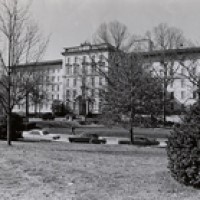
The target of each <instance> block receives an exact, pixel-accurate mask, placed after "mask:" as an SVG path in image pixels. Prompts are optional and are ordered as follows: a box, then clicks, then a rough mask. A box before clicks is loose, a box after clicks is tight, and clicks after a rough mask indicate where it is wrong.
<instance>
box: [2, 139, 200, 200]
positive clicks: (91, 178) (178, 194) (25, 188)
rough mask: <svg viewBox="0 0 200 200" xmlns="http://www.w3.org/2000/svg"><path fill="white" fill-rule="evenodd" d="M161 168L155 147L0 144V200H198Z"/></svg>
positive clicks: (163, 156)
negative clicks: (9, 145)
mask: <svg viewBox="0 0 200 200" xmlns="http://www.w3.org/2000/svg"><path fill="white" fill-rule="evenodd" d="M166 166H167V158H166V153H165V150H164V149H158V148H155V147H154V148H149V147H146V148H144V147H140V148H139V147H135V146H128V145H127V146H126V145H93V144H70V143H56V142H55V143H36V142H35V143H23V142H13V146H11V147H8V146H7V145H6V143H5V142H3V141H0V180H1V181H0V195H1V196H0V199H3V200H4V199H20V200H27V199H30V200H33V199H40V200H43V199H45V200H46V199H48V200H49V199H50V200H51V199H52V200H71V199H74V200H90V199H91V200H97V199H98V200H99V199H100V200H102V199H105V200H122V199H123V200H145V199H148V200H155V199H159V200H168V199H169V200H171V199H173V200H174V199H175V200H176V199H177V200H179V199H180V200H195V199H199V198H198V197H199V196H200V191H198V190H195V189H193V188H190V187H184V186H182V185H180V184H178V183H176V182H175V181H174V180H173V179H172V178H171V177H170V175H169V173H168V170H167V167H166Z"/></svg>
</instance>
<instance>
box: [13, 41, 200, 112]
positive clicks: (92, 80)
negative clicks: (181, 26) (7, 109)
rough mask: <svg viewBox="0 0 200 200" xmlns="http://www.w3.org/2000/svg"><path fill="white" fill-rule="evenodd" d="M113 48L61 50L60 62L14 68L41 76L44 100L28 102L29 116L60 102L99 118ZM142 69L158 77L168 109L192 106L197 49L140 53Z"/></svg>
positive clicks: (198, 65) (17, 108)
mask: <svg viewBox="0 0 200 200" xmlns="http://www.w3.org/2000/svg"><path fill="white" fill-rule="evenodd" d="M114 50H115V49H114V48H113V47H112V46H111V45H108V44H99V45H91V44H89V43H84V44H81V45H80V46H75V47H69V48H64V51H63V52H62V55H63V59H61V60H53V61H44V62H39V63H37V64H34V63H30V64H26V65H20V66H18V70H19V72H20V71H29V72H30V71H34V73H37V74H40V75H41V76H42V82H41V84H40V85H42V86H40V87H43V88H42V91H45V93H46V98H45V99H44V100H42V101H41V102H33V101H29V112H30V113H34V112H41V113H44V112H51V111H52V102H53V101H54V100H60V101H62V102H63V103H64V104H65V105H69V106H70V107H71V109H72V110H73V112H74V113H75V114H78V115H87V114H89V113H93V114H101V108H102V99H101V92H102V90H104V89H105V88H106V85H107V81H106V78H105V77H106V75H108V71H109V59H110V55H111V54H112V53H113V52H114ZM140 53H141V54H142V55H143V59H144V67H145V69H147V70H149V72H150V73H153V74H154V76H155V75H159V77H160V78H161V79H162V80H163V82H161V84H163V85H165V84H166V82H167V84H166V89H167V93H168V95H170V98H171V101H170V109H171V110H172V111H173V110H176V108H175V107H176V105H175V102H176V104H177V102H178V104H179V106H189V105H191V104H193V103H195V102H196V100H197V98H198V97H197V96H198V95H197V93H196V89H197V86H196V85H195V84H194V82H192V80H191V77H192V76H193V77H194V78H197V77H198V75H199V73H200V63H199V61H200V48H187V49H176V50H166V51H152V50H151V51H149V52H144V53H142V52H140ZM25 110H26V105H25V101H22V102H21V104H19V105H17V106H15V107H14V111H15V112H25Z"/></svg>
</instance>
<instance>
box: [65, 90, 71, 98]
mask: <svg viewBox="0 0 200 200" xmlns="http://www.w3.org/2000/svg"><path fill="white" fill-rule="evenodd" d="M66 98H70V90H66Z"/></svg>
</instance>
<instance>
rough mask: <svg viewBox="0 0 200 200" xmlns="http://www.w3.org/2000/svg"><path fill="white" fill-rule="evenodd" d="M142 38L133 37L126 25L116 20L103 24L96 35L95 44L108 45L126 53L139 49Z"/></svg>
mask: <svg viewBox="0 0 200 200" xmlns="http://www.w3.org/2000/svg"><path fill="white" fill-rule="evenodd" d="M141 39H142V37H140V36H137V35H131V34H130V33H129V31H128V28H127V26H126V25H125V24H123V23H121V22H119V21H117V20H115V21H111V22H109V23H105V22H104V23H102V24H101V25H100V26H99V28H98V29H97V31H96V33H95V34H94V43H97V44H99V43H107V44H110V45H112V46H113V47H115V48H116V49H118V50H122V51H125V52H129V51H133V49H134V50H135V49H138V48H139V44H141V43H138V41H140V40H141Z"/></svg>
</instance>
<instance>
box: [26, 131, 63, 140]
mask: <svg viewBox="0 0 200 200" xmlns="http://www.w3.org/2000/svg"><path fill="white" fill-rule="evenodd" d="M22 137H23V140H31V141H55V140H58V139H59V138H60V135H58V134H51V133H49V131H47V130H43V129H32V130H29V131H23V132H22Z"/></svg>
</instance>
